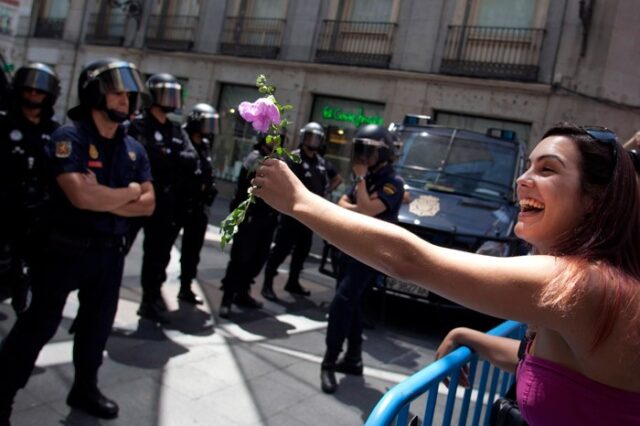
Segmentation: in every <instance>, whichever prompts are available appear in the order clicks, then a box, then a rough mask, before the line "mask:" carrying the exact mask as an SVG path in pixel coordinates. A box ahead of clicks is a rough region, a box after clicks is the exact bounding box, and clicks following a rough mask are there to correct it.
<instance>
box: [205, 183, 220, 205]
mask: <svg viewBox="0 0 640 426" xmlns="http://www.w3.org/2000/svg"><path fill="white" fill-rule="evenodd" d="M216 195H218V188H216V186H215V185H211V186H209V187H208V188H207V189H205V191H204V203H205V204H206V205H208V206H210V205H212V204H213V201H214V200H215V199H216Z"/></svg>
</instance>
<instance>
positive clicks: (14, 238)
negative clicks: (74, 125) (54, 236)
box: [0, 62, 60, 314]
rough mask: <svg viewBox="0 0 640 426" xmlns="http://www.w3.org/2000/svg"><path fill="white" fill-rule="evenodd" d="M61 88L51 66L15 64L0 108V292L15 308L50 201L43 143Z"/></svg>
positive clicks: (33, 264)
mask: <svg viewBox="0 0 640 426" xmlns="http://www.w3.org/2000/svg"><path fill="white" fill-rule="evenodd" d="M59 93H60V81H59V80H58V77H57V76H56V74H55V72H54V71H53V70H52V69H51V68H50V67H48V66H47V65H44V64H42V63H38V62H35V63H30V64H27V65H24V66H22V67H20V68H19V69H18V70H17V71H16V73H15V76H14V77H13V81H12V85H11V93H10V97H9V103H10V108H9V109H8V111H3V112H0V199H1V200H2V201H3V207H2V209H0V293H1V294H2V298H5V297H7V296H10V297H11V304H12V305H13V308H14V310H15V311H16V312H17V313H18V314H19V313H21V312H22V311H24V309H26V307H27V304H28V301H29V295H30V293H29V292H30V290H29V287H30V283H29V281H30V279H31V275H32V273H33V270H34V269H35V268H37V267H39V266H40V264H41V263H42V260H43V250H42V249H43V247H44V239H45V238H46V234H47V221H48V216H49V212H48V210H47V209H48V203H49V167H48V163H47V161H46V154H45V148H46V145H47V143H48V142H49V140H50V138H51V133H53V131H54V130H55V129H57V128H58V126H59V124H58V123H57V122H56V121H54V120H53V105H54V104H55V102H56V99H57V97H58V94H59Z"/></svg>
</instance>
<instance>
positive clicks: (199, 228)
mask: <svg viewBox="0 0 640 426" xmlns="http://www.w3.org/2000/svg"><path fill="white" fill-rule="evenodd" d="M209 215H210V207H209V206H208V205H206V204H204V203H194V205H193V206H192V207H191V208H190V209H189V210H188V211H187V214H186V217H185V220H184V226H183V228H182V254H181V256H180V283H181V284H183V285H188V284H190V283H191V281H193V279H194V278H195V277H196V275H197V273H198V264H199V263H200V251H201V250H202V246H203V245H204V237H205V234H206V233H207V225H208V224H209Z"/></svg>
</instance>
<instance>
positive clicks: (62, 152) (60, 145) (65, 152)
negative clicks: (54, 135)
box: [56, 141, 71, 158]
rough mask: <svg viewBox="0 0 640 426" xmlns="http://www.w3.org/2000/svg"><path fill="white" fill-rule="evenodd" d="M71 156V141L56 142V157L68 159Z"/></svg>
mask: <svg viewBox="0 0 640 426" xmlns="http://www.w3.org/2000/svg"><path fill="white" fill-rule="evenodd" d="M70 155H71V141H57V142H56V157H58V158H67V157H69V156H70Z"/></svg>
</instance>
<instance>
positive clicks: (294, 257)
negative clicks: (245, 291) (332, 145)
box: [265, 149, 329, 294]
mask: <svg viewBox="0 0 640 426" xmlns="http://www.w3.org/2000/svg"><path fill="white" fill-rule="evenodd" d="M294 153H295V154H297V155H299V156H300V159H301V161H300V163H294V162H292V161H289V162H288V165H289V167H290V168H291V170H292V171H293V173H295V175H296V176H297V177H298V178H299V179H300V180H301V181H302V183H303V184H304V185H305V186H306V187H307V189H309V190H310V191H311V192H313V193H314V194H318V195H320V196H324V195H325V193H326V190H327V188H328V187H329V178H328V176H327V169H326V166H325V160H324V158H323V157H322V156H321V155H319V154H316V155H314V156H312V157H309V156H307V155H306V154H305V153H304V150H303V149H298V150H296V151H294ZM312 241H313V231H311V230H310V229H309V228H307V227H306V226H304V225H303V224H301V223H300V222H298V221H297V220H295V219H293V218H291V217H290V216H286V215H281V216H280V223H279V225H278V228H277V230H276V236H275V244H274V247H273V249H272V250H271V253H269V259H268V260H267V266H266V267H265V287H266V286H268V285H269V283H270V282H271V281H272V280H273V277H274V276H275V275H277V270H278V267H279V266H280V264H282V262H283V261H284V259H285V258H286V257H287V256H288V255H289V253H291V263H290V266H289V278H288V280H287V284H286V286H285V290H290V291H292V292H294V293H301V294H306V291H305V290H304V289H302V288H301V287H300V283H299V277H300V273H301V272H302V268H303V266H304V261H305V260H306V258H307V256H308V255H309V251H310V250H311V243H312ZM292 249H293V252H292Z"/></svg>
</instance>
